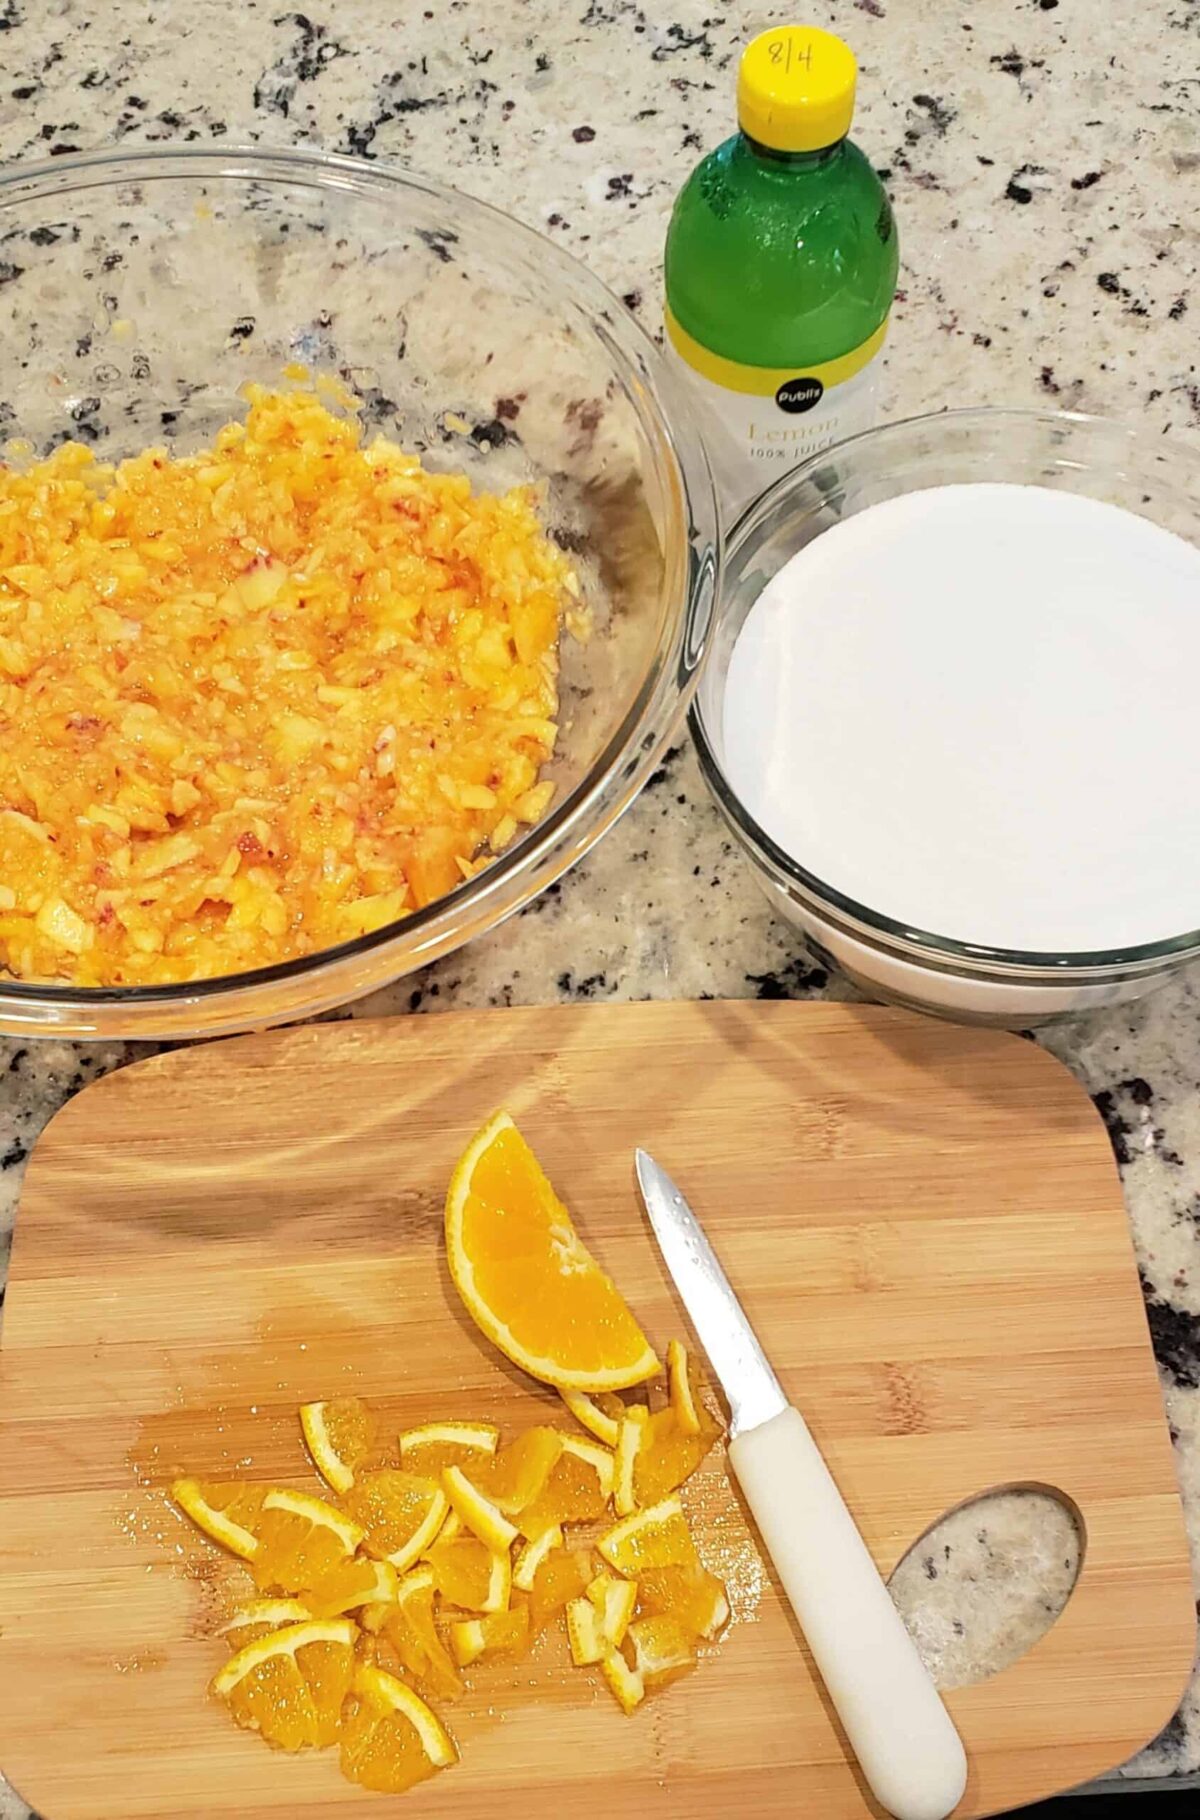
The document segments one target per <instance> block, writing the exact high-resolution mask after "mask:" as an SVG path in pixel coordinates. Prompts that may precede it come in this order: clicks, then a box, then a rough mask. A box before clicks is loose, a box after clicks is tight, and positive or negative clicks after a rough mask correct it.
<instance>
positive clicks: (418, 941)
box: [0, 143, 721, 1035]
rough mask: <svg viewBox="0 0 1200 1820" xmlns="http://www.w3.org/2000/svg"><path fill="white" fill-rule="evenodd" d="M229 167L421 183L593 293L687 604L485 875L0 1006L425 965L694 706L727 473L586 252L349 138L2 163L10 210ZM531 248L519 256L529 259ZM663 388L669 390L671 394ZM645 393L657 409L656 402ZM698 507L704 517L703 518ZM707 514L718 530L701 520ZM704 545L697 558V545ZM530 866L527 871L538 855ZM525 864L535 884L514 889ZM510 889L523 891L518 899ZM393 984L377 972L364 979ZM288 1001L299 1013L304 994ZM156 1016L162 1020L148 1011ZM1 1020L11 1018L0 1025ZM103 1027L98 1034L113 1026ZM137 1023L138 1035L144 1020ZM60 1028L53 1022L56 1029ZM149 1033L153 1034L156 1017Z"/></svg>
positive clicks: (388, 188)
mask: <svg viewBox="0 0 1200 1820" xmlns="http://www.w3.org/2000/svg"><path fill="white" fill-rule="evenodd" d="M205 178H207V179H209V180H211V181H214V182H215V181H219V180H230V181H234V182H243V183H246V182H260V181H261V182H276V183H280V184H290V185H292V186H294V187H300V188H304V187H307V188H310V189H313V190H317V191H322V192H324V191H331V190H332V191H339V190H341V191H349V192H351V193H353V194H355V195H358V196H362V197H366V198H372V199H376V200H385V199H386V198H387V197H388V196H389V195H395V194H399V193H411V192H413V191H416V192H418V193H419V194H420V195H422V196H424V197H426V198H428V199H429V201H430V202H432V203H436V204H438V205H441V206H444V207H448V208H450V209H452V210H455V211H457V212H458V213H459V215H460V216H462V217H470V218H472V219H473V221H474V223H475V224H476V225H479V226H481V227H483V228H485V229H489V230H490V231H491V232H492V233H493V234H494V235H495V234H500V235H503V237H504V256H505V259H506V260H507V261H508V262H509V263H510V264H512V265H513V266H514V267H521V266H523V265H526V266H528V265H530V264H531V262H532V261H533V259H534V258H536V261H537V274H538V275H539V276H544V274H545V272H546V270H547V268H548V269H549V270H550V271H551V272H552V273H554V274H556V275H557V277H558V279H559V280H560V282H561V284H562V287H563V288H564V289H565V290H568V291H572V292H576V293H578V292H579V291H580V290H581V289H582V290H583V291H584V292H585V293H587V292H590V293H591V299H590V300H591V303H592V305H593V308H594V318H595V324H596V327H597V332H598V334H599V335H600V338H601V339H602V340H603V341H604V343H605V344H606V347H607V348H608V349H609V351H610V352H613V353H614V354H615V356H616V358H617V359H618V360H619V362H620V364H621V366H623V367H624V368H625V369H626V371H627V376H628V378H629V379H630V380H633V381H635V382H636V381H638V380H640V381H641V382H642V383H641V384H640V385H636V384H635V385H634V386H633V387H631V388H630V403H631V406H632V408H633V409H634V410H635V411H636V412H637V414H638V419H639V427H640V428H641V430H642V431H643V433H644V434H645V435H646V436H647V438H648V441H649V443H650V446H651V449H652V451H653V452H654V453H655V454H657V455H658V456H659V457H660V458H661V457H663V456H665V457H666V458H667V472H668V476H669V475H670V468H671V466H672V464H673V467H674V479H675V480H676V482H677V485H676V486H675V487H674V488H673V489H671V491H672V492H673V493H675V494H676V495H677V497H676V498H675V499H674V501H673V502H672V503H671V504H669V505H668V507H667V510H668V512H673V513H674V515H675V517H676V518H677V520H678V523H679V529H680V539H679V547H678V549H677V551H676V553H675V560H676V563H677V565H678V566H679V568H680V571H681V572H680V574H679V576H678V577H676V578H673V577H672V574H671V570H670V567H669V565H670V563H671V552H670V549H669V547H667V545H666V543H665V541H664V550H663V554H664V564H665V565H667V566H666V572H665V576H664V584H663V586H664V591H667V590H669V589H670V588H671V587H672V585H677V587H678V588H679V591H680V592H681V594H682V604H681V605H680V607H679V609H678V611H677V612H676V613H675V614H674V615H673V616H669V617H668V620H667V623H666V624H665V625H664V626H663V628H662V629H661V631H660V632H659V634H658V640H657V644H656V647H655V649H654V651H653V653H652V654H651V656H650V658H649V659H648V661H647V665H646V670H645V673H644V675H643V678H642V681H641V683H640V686H639V687H638V689H637V691H636V693H635V695H634V696H633V698H632V700H631V702H630V705H629V707H628V709H627V710H626V713H625V714H624V716H623V718H622V720H621V722H620V724H619V726H617V727H616V728H615V729H614V731H613V732H612V734H611V735H610V737H609V738H608V740H607V741H606V743H605V745H604V746H603V748H602V749H601V751H600V752H599V753H598V754H597V755H596V757H595V758H594V759H593V761H592V763H591V764H590V766H589V767H588V770H587V772H586V773H585V775H584V776H583V777H581V778H580V779H579V781H578V783H576V784H575V786H574V787H573V788H572V789H571V790H570V791H569V792H567V793H566V794H565V795H564V796H563V798H562V801H561V802H559V803H558V804H556V805H555V806H554V807H553V808H552V809H551V811H550V812H549V813H548V814H547V815H546V816H545V817H544V818H543V819H542V820H541V821H539V822H537V823H535V824H534V826H533V827H531V828H530V830H529V831H528V833H527V834H526V835H525V836H524V837H523V838H520V839H518V840H517V841H516V842H515V843H514V844H513V846H511V847H510V848H508V849H507V850H506V851H505V852H504V853H502V854H500V855H499V856H498V857H497V858H495V859H494V860H493V861H492V863H491V864H490V865H489V866H488V867H487V868H486V870H485V871H484V872H482V873H479V874H477V875H476V876H475V877H474V878H471V879H466V880H464V881H463V883H462V884H460V885H456V886H455V887H454V889H453V890H451V891H448V892H447V893H445V895H444V896H442V897H439V898H436V899H435V900H434V901H433V902H432V903H430V904H426V905H424V906H423V907H422V908H420V909H418V910H414V911H413V912H412V913H411V914H410V915H408V916H405V917H401V918H399V919H397V920H396V921H394V922H391V923H386V924H384V925H383V926H382V927H381V928H379V929H375V930H372V931H370V932H369V933H368V934H365V935H361V936H356V937H354V938H353V939H351V940H349V941H345V942H339V943H338V944H337V945H336V946H333V947H326V948H317V949H314V950H313V951H312V952H311V953H310V954H305V955H300V956H297V957H295V958H293V959H291V960H287V961H277V962H274V963H272V964H271V965H270V966H265V967H255V968H251V969H249V970H247V971H245V972H241V973H223V974H215V975H212V976H211V977H206V978H203V979H198V980H189V981H181V982H176V983H171V984H162V985H139V986H68V985H59V984H55V983H53V982H50V981H47V982H46V983H44V984H40V983H35V982H31V981H25V980H17V979H13V978H9V977H7V976H4V975H3V974H0V1014H3V1012H4V1010H5V1009H6V1008H10V1009H11V1010H12V1011H13V1012H21V1011H23V1010H25V1011H32V1010H33V1009H34V1008H36V1007H38V1006H42V1007H45V1008H47V1009H54V1008H58V1009H60V1010H62V1011H69V1010H72V1009H74V1010H77V1011H83V1012H86V1011H87V1010H88V1009H89V1008H91V1007H95V1008H97V1009H100V1008H102V1007H119V1008H123V1009H128V1010H130V1011H135V1012H136V1011H138V1010H140V1011H141V1012H142V1013H143V1014H150V1013H152V1012H153V1011H154V1010H155V1009H163V1008H170V1007H176V1008H178V1007H182V1006H184V1005H188V1004H196V1005H198V1006H199V1005H200V1004H202V1003H204V1002H205V1001H208V1002H213V1001H219V1000H221V999H225V998H228V997H230V996H231V995H234V994H237V995H241V996H245V995H252V994H254V993H255V992H256V991H257V990H258V989H264V988H270V987H277V986H282V985H285V984H286V983H288V982H293V981H296V980H297V979H301V978H303V977H304V976H306V975H311V976H312V977H313V978H314V980H315V979H316V978H317V977H318V976H319V975H321V974H323V973H325V972H326V971H328V970H332V969H336V968H337V967H338V966H339V965H340V964H342V963H351V962H353V961H355V960H358V959H361V958H363V957H365V956H369V955H372V954H377V953H378V952H379V951H380V950H383V949H386V948H388V947H389V946H390V945H392V944H395V943H396V942H397V941H403V942H404V943H405V946H406V947H407V948H408V949H409V950H410V951H412V950H413V949H415V950H416V951H415V953H413V954H412V955H411V958H410V959H409V961H408V963H407V964H406V965H403V966H401V967H399V968H397V970H396V974H395V975H393V976H392V977H400V976H402V975H403V974H405V973H408V972H411V971H413V970H414V969H415V968H417V967H420V966H424V965H428V964H429V963H431V962H432V961H434V960H436V959H437V958H439V956H441V955H443V954H445V953H448V952H450V951H452V950H453V949H454V948H455V947H457V946H459V945H460V943H461V942H462V941H465V940H467V939H468V938H469V936H472V935H474V934H477V933H483V932H485V931H486V930H487V929H491V928H494V927H496V925H497V924H498V923H500V922H502V921H503V920H504V919H505V917H506V916H508V915H510V914H512V913H513V912H514V911H515V910H517V909H519V908H520V907H521V905H522V904H523V903H524V902H528V901H529V900H530V899H531V898H533V897H536V896H537V895H539V894H540V893H541V892H542V891H544V890H545V889H547V887H548V886H549V885H551V884H552V883H553V882H554V881H555V880H556V879H558V878H560V877H561V876H562V875H563V873H564V872H566V871H567V870H569V869H570V867H571V866H572V865H574V864H575V863H576V861H578V860H579V859H581V858H582V857H583V855H584V854H585V853H586V852H587V851H588V850H589V849H590V847H591V846H592V845H594V843H595V842H596V841H597V840H598V839H600V838H601V837H602V835H603V834H604V833H605V832H606V831H607V830H608V828H609V827H610V826H611V825H612V823H613V821H615V820H616V819H617V817H618V816H619V815H620V814H621V813H623V811H624V809H625V808H626V807H627V806H628V804H629V803H630V802H631V801H632V800H633V797H634V796H635V795H636V794H637V793H638V790H639V789H640V787H641V783H642V782H644V781H645V778H646V777H648V776H649V774H650V772H651V771H652V770H653V768H654V765H655V764H656V763H657V761H658V758H659V755H660V754H661V752H662V750H663V749H664V747H665V746H666V744H667V743H668V741H669V739H670V737H671V735H672V733H673V732H674V731H675V729H676V728H677V727H678V725H679V722H680V719H681V718H682V716H683V715H684V714H685V712H686V710H687V707H688V703H689V701H690V699H691V696H692V693H693V692H694V690H695V687H696V684H697V682H698V680H699V675H700V671H701V668H702V665H703V662H704V659H705V657H706V656H707V651H708V645H709V633H710V631H711V627H712V624H713V619H714V612H713V604H714V602H715V600H716V597H717V590H718V586H719V575H720V563H721V534H720V517H719V510H718V504H717V495H716V487H715V483H714V480H713V476H712V470H711V466H710V463H709V460H708V455H707V451H706V450H705V448H704V445H703V442H702V440H701V438H700V437H699V435H698V434H697V433H695V430H694V426H693V424H692V421H691V413H690V408H689V406H688V404H687V401H686V399H685V397H684V396H683V394H682V391H681V388H680V386H679V384H678V382H677V380H676V379H675V378H674V376H673V375H672V373H671V372H670V369H669V368H668V366H667V364H666V362H665V361H664V359H663V357H662V354H661V352H660V350H659V349H658V348H657V347H656V346H655V344H654V342H653V341H652V340H651V338H650V336H649V335H648V334H647V332H646V331H645V330H644V329H643V328H642V326H641V324H640V323H639V322H638V321H637V320H636V319H635V317H634V316H633V314H632V312H631V311H629V310H628V309H626V307H625V306H624V304H623V303H621V301H620V299H619V298H618V297H617V296H616V294H615V293H614V292H613V291H611V290H610V289H609V287H608V286H607V285H606V284H605V282H604V280H603V279H601V278H599V277H598V276H597V275H596V274H595V273H594V272H593V271H592V270H591V268H590V267H589V266H587V265H585V264H584V263H583V261H582V260H581V259H577V258H575V256H574V255H573V254H571V253H569V252H567V251H566V249H565V248H562V247H559V246H556V245H555V244H554V242H553V241H551V240H550V239H548V238H547V237H546V236H545V235H543V234H540V233H539V232H538V231H537V230H536V229H535V228H532V227H530V226H529V225H527V223H525V222H524V221H521V220H520V219H519V218H518V217H516V216H515V215H510V214H508V213H507V212H506V211H505V210H503V209H500V208H497V207H496V206H495V205H494V204H492V203H489V202H485V201H483V200H481V199H480V198H478V197H476V196H473V195H470V194H468V193H467V192H465V191H463V190H458V189H455V188H454V187H453V186H452V185H450V184H445V183H441V182H439V181H438V180H437V179H436V178H432V177H427V176H426V175H424V173H422V172H420V171H415V170H412V169H410V168H409V167H408V166H405V165H401V164H396V163H392V162H388V161H383V160H380V161H376V160H371V161H369V162H368V161H367V160H365V159H360V158H354V157H350V156H347V155H346V154H344V153H339V152H325V151H321V150H319V149H316V148H310V147H291V148H278V147H272V146H253V145H246V144H239V143H234V144H231V145H220V146H174V147H165V146H159V145H138V146H127V147H123V148H121V149H120V150H116V151H113V150H109V149H101V150H97V151H89V152H82V153H73V154H68V155H65V156H63V157H61V158H39V159H34V160H31V161H29V162H26V163H21V164H18V165H16V166H13V167H11V168H10V169H8V170H4V171H0V221H3V220H4V219H5V216H6V211H7V210H9V209H10V208H15V207H17V206H20V205H23V204H25V203H28V202H36V201H39V200H41V199H43V198H46V199H48V198H50V197H54V196H58V195H67V194H71V193H73V192H75V191H78V190H88V189H96V188H111V187H113V186H114V185H116V184H120V183H145V182H159V181H168V180H169V181H176V182H178V181H183V180H202V179H205ZM523 256H524V257H523ZM663 400H665V401H666V402H663ZM647 401H648V404H649V409H647V408H646V402H647ZM697 520H699V521H700V524H699V527H698V525H697ZM706 526H707V527H708V528H707V529H706V528H705V527H706ZM697 538H699V539H700V540H701V541H702V542H703V544H704V548H703V551H702V553H701V556H700V560H699V561H697V560H696V556H695V551H694V543H695V540H696V539H697ZM614 790H615V791H616V793H617V799H618V800H617V801H616V803H615V806H614V807H612V808H611V810H610V812H609V813H607V814H605V813H603V812H602V811H603V804H604V801H605V799H606V798H607V797H610V796H612V794H613V792H614ZM539 859H540V861H541V867H540V870H537V871H536V873H535V876H534V877H533V878H532V879H528V875H529V874H530V873H531V872H534V871H535V869H536V868H537V864H538V861H539ZM522 878H526V879H527V880H528V883H529V885H530V888H529V889H527V890H525V891H524V892H520V891H517V892H516V894H515V895H514V890H515V887H516V886H518V885H519V883H520V881H521V880H522ZM510 900H512V901H510ZM464 910H468V911H470V912H471V913H472V916H471V920H472V923H473V924H476V925H479V924H482V927H478V926H476V927H473V928H472V929H470V930H469V931H464V932H460V933H457V936H456V927H455V926H456V924H457V923H458V921H459V917H460V913H461V912H463V911H464ZM381 983H383V982H382V981H381V980H379V979H373V980H372V981H371V983H370V985H369V986H368V987H366V988H364V989H365V990H373V989H375V988H376V987H377V986H378V985H379V984H381ZM289 1015H293V1016H302V1015H304V1013H303V1008H299V1009H294V1010H291V1011H290V1012H289ZM151 1021H152V1020H151ZM0 1027H3V1026H2V1024H0ZM107 1033H108V1031H107V1029H106V1031H104V1032H100V1031H97V1032H96V1034H107ZM139 1033H140V1031H135V1030H133V1029H131V1030H130V1031H129V1032H128V1034H131V1035H132V1034H139ZM47 1034H52V1030H49V1029H48V1030H47ZM146 1034H147V1035H149V1034H152V1031H151V1030H150V1029H149V1028H148V1029H147V1031H146Z"/></svg>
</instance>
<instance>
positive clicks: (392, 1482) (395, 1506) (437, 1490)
mask: <svg viewBox="0 0 1200 1820" xmlns="http://www.w3.org/2000/svg"><path fill="white" fill-rule="evenodd" d="M345 1504H346V1509H347V1510H348V1511H349V1512H350V1514H351V1516H352V1517H354V1518H356V1519H357V1521H358V1523H359V1524H360V1526H361V1529H362V1533H363V1547H364V1548H365V1549H366V1550H367V1553H368V1554H372V1555H374V1556H375V1557H376V1558H377V1559H378V1560H381V1561H390V1562H391V1564H392V1566H393V1567H394V1568H395V1569H396V1572H397V1573H404V1572H405V1570H406V1569H407V1568H409V1567H411V1566H412V1564H413V1562H414V1561H416V1560H418V1559H419V1557H420V1556H421V1554H422V1553H423V1552H424V1550H425V1549H426V1548H428V1546H429V1544H430V1543H431V1542H432V1540H433V1538H434V1537H435V1536H436V1535H437V1532H438V1530H439V1529H440V1528H441V1526H442V1523H443V1521H444V1520H445V1516H446V1494H445V1492H444V1491H443V1490H442V1488H441V1486H440V1485H434V1484H433V1483H432V1482H431V1481H430V1480H429V1479H419V1478H417V1477H416V1475H415V1474H413V1473H410V1472H401V1471H400V1470H399V1468H398V1467H395V1466H383V1467H380V1469H379V1471H378V1472H364V1473H360V1474H359V1475H358V1478H357V1479H356V1480H355V1483H354V1488H353V1490H351V1491H349V1492H347V1493H346V1498H345Z"/></svg>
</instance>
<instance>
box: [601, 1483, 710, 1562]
mask: <svg viewBox="0 0 1200 1820" xmlns="http://www.w3.org/2000/svg"><path fill="white" fill-rule="evenodd" d="M596 1547H597V1548H598V1549H599V1551H600V1553H601V1554H602V1555H603V1556H604V1559H605V1560H606V1561H607V1562H608V1564H609V1566H610V1567H615V1568H616V1570H617V1572H618V1573H621V1574H628V1575H629V1576H630V1578H631V1579H638V1578H640V1576H641V1575H642V1574H643V1573H644V1572H645V1571H646V1569H647V1568H650V1567H675V1566H680V1567H695V1566H698V1565H699V1558H698V1556H697V1554H696V1545H695V1543H694V1542H693V1541H692V1537H691V1532H690V1530H689V1529H688V1526H687V1519H686V1518H685V1516H684V1514H683V1506H682V1504H681V1503H680V1502H679V1499H678V1498H677V1497H670V1498H664V1499H663V1501H662V1503H661V1504H654V1505H652V1506H651V1508H650V1509H649V1510H638V1511H635V1512H634V1514H633V1515H632V1516H630V1517H626V1518H625V1520H624V1522H623V1523H616V1524H614V1525H613V1527H612V1529H610V1530H608V1531H606V1533H605V1534H604V1535H602V1536H601V1537H600V1539H599V1540H598V1542H597V1543H596Z"/></svg>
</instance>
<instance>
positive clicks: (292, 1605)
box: [222, 1599, 313, 1649]
mask: <svg viewBox="0 0 1200 1820" xmlns="http://www.w3.org/2000/svg"><path fill="white" fill-rule="evenodd" d="M312 1615H313V1614H312V1612H311V1611H310V1609H309V1607H308V1606H307V1605H306V1604H305V1602H304V1600H303V1599H250V1600H248V1601H247V1603H246V1604H245V1605H241V1606H239V1607H238V1609H237V1611H235V1612H234V1614H233V1616H232V1618H230V1620H229V1622H228V1624H226V1625H224V1626H223V1627H222V1628H223V1630H224V1633H225V1635H226V1636H229V1635H230V1634H232V1635H233V1637H234V1641H235V1643H236V1646H237V1648H238V1649H244V1648H245V1646H246V1644H247V1643H257V1641H258V1639H259V1638H260V1637H265V1636H266V1635H267V1633H268V1631H272V1630H282V1628H283V1626H284V1625H285V1624H304V1623H306V1622H307V1620H308V1619H309V1618H311V1617H312Z"/></svg>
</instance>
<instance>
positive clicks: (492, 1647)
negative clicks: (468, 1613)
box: [450, 1605, 529, 1668]
mask: <svg viewBox="0 0 1200 1820" xmlns="http://www.w3.org/2000/svg"><path fill="white" fill-rule="evenodd" d="M528 1641H529V1613H528V1611H527V1610H526V1609H525V1607H524V1606H523V1605H521V1606H518V1607H516V1609H514V1610H513V1611H494V1612H491V1613H490V1614H489V1615H488V1616H487V1617H486V1618H462V1619H460V1620H459V1621H458V1622H457V1623H456V1624H452V1625H451V1626H450V1648H451V1651H452V1652H453V1655H454V1660H455V1661H456V1662H457V1663H458V1666H459V1667H460V1668H468V1667H469V1666H470V1664H471V1663H472V1662H478V1660H479V1658H480V1656H490V1655H494V1654H495V1653H496V1652H497V1651H499V1650H506V1651H509V1652H512V1651H514V1650H519V1649H524V1647H525V1645H526V1644H527V1643H528Z"/></svg>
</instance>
